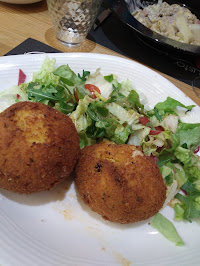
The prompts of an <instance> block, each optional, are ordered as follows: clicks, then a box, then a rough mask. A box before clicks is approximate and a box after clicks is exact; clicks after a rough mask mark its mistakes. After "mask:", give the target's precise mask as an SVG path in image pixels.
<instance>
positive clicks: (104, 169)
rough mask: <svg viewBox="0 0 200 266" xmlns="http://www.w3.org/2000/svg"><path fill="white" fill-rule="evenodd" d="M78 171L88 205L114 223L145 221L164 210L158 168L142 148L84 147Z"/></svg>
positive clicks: (164, 190)
mask: <svg viewBox="0 0 200 266" xmlns="http://www.w3.org/2000/svg"><path fill="white" fill-rule="evenodd" d="M75 172H76V177H75V184H76V187H77V191H78V192H79V194H80V196H81V198H82V199H83V201H84V202H85V204H87V205H89V207H90V208H91V209H92V210H93V211H95V212H97V213H99V214H100V215H101V216H102V217H103V218H104V219H105V220H109V221H111V222H117V223H122V224H126V223H133V222H137V221H141V220H145V219H147V218H149V217H151V216H153V215H155V214H156V213H157V212H158V211H159V210H160V209H161V208H162V206H163V203H164V201H165V198H166V187H165V185H164V182H163V178H162V175H161V173H160V170H159V168H158V166H157V165H156V163H155V162H154V161H153V160H152V159H151V158H150V157H148V156H145V155H144V154H143V153H142V152H141V149H140V148H139V147H135V146H132V145H126V144H124V145H117V144H107V143H103V144H95V145H92V146H88V147H85V148H84V149H83V150H82V151H81V154H80V157H79V161H78V163H77V166H76V170H75Z"/></svg>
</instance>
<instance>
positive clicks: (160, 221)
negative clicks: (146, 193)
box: [150, 213, 184, 246]
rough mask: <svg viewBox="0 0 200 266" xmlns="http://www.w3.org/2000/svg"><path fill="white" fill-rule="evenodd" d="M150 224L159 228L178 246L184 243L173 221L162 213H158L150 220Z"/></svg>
mask: <svg viewBox="0 0 200 266" xmlns="http://www.w3.org/2000/svg"><path fill="white" fill-rule="evenodd" d="M150 225H151V226H152V227H154V228H155V229H157V230H158V231H159V232H160V233H161V234H162V235H163V236H164V237H165V238H167V239H168V240H169V241H171V242H174V243H175V244H176V246H183V245H184V242H183V240H182V239H181V237H180V236H179V234H178V233H177V231H176V228H175V227H174V225H173V224H172V222H170V221H169V220H168V219H167V218H165V217H164V216H163V215H162V214H160V213H157V214H156V215H155V216H154V217H153V219H152V221H151V222H150Z"/></svg>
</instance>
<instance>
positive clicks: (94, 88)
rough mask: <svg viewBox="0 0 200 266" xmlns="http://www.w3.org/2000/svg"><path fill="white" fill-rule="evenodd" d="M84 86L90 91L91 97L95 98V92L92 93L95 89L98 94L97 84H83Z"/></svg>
mask: <svg viewBox="0 0 200 266" xmlns="http://www.w3.org/2000/svg"><path fill="white" fill-rule="evenodd" d="M85 88H86V89H87V90H89V91H90V93H91V96H92V99H96V98H97V97H96V95H95V93H94V92H95V91H96V92H98V93H99V94H101V91H100V89H99V88H98V87H97V86H95V85H92V84H85Z"/></svg>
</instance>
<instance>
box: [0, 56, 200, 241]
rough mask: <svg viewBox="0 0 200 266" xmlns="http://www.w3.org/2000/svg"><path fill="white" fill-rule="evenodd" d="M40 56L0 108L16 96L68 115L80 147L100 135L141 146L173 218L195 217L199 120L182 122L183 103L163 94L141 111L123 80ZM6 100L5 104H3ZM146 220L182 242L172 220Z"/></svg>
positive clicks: (198, 212) (199, 213)
mask: <svg viewBox="0 0 200 266" xmlns="http://www.w3.org/2000/svg"><path fill="white" fill-rule="evenodd" d="M55 62H56V60H55V59H52V60H50V59H49V58H48V57H47V58H46V59H45V61H44V63H43V65H42V67H41V69H40V71H39V72H37V73H34V74H33V78H32V81H31V82H28V83H26V82H22V83H21V82H20V83H21V84H20V83H19V85H18V86H13V87H12V88H10V89H8V90H6V91H4V92H2V93H1V94H0V105H1V111H2V109H3V108H6V107H8V106H6V104H7V105H11V104H13V103H15V102H17V101H33V102H40V103H44V104H47V105H49V106H52V107H53V108H55V109H56V110H59V111H60V112H63V113H64V114H66V115H68V116H69V117H70V118H71V119H72V121H73V122H74V124H75V127H76V129H77V131H78V134H79V137H80V146H81V148H83V147H85V146H87V145H91V144H94V143H98V142H101V141H102V140H105V139H107V140H110V141H113V142H115V143H117V144H130V145H136V146H141V148H142V150H143V152H144V154H146V155H147V156H151V157H152V159H154V160H155V162H156V163H157V164H158V166H159V167H160V171H161V173H162V176H163V179H164V182H165V184H166V186H167V199H166V204H168V205H170V206H171V207H173V208H174V211H175V220H177V221H180V220H186V221H188V222H189V223H191V222H192V220H194V219H196V218H199V217H200V157H199V156H198V155H197V154H198V152H199V149H200V123H195V124H188V123H183V122H182V121H181V120H180V117H179V115H178V113H179V112H178V108H181V109H182V110H184V112H185V113H186V112H190V111H191V110H192V108H193V107H194V105H191V106H185V105H184V104H182V103H180V102H179V101H177V100H175V99H173V98H170V97H168V98H167V99H166V100H165V101H164V102H159V103H157V104H156V105H155V106H154V108H153V109H152V110H146V109H145V108H144V104H143V103H142V102H141V100H140V97H139V94H138V93H137V92H136V91H135V90H134V89H133V87H132V83H131V82H130V81H129V80H125V81H122V82H119V81H118V79H117V77H116V76H115V75H114V74H110V75H107V76H103V75H102V74H101V72H100V69H97V70H96V72H95V73H93V74H91V73H90V72H89V71H85V70H83V71H82V73H78V74H75V73H74V72H73V71H72V70H71V69H70V67H69V66H68V65H61V66H60V67H58V68H55ZM5 103H6V104H5ZM151 225H152V226H153V227H155V228H156V229H157V230H158V231H160V232H161V233H162V234H163V235H164V236H165V237H167V238H168V239H169V240H171V241H173V242H175V243H176V244H177V245H183V241H182V240H181V238H180V236H179V235H178V233H177V231H176V229H175V227H174V225H173V224H172V223H171V222H170V221H169V220H167V219H166V218H165V217H163V215H161V214H160V213H159V214H157V215H155V216H154V217H153V219H152V222H151Z"/></svg>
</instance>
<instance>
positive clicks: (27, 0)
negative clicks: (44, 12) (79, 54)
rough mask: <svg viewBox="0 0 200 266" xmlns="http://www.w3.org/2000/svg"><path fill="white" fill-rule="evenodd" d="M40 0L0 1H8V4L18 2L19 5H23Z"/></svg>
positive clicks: (0, 0)
mask: <svg viewBox="0 0 200 266" xmlns="http://www.w3.org/2000/svg"><path fill="white" fill-rule="evenodd" d="M40 1H42V0H0V2H4V3H8V4H20V5H25V4H33V3H36V2H40Z"/></svg>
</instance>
